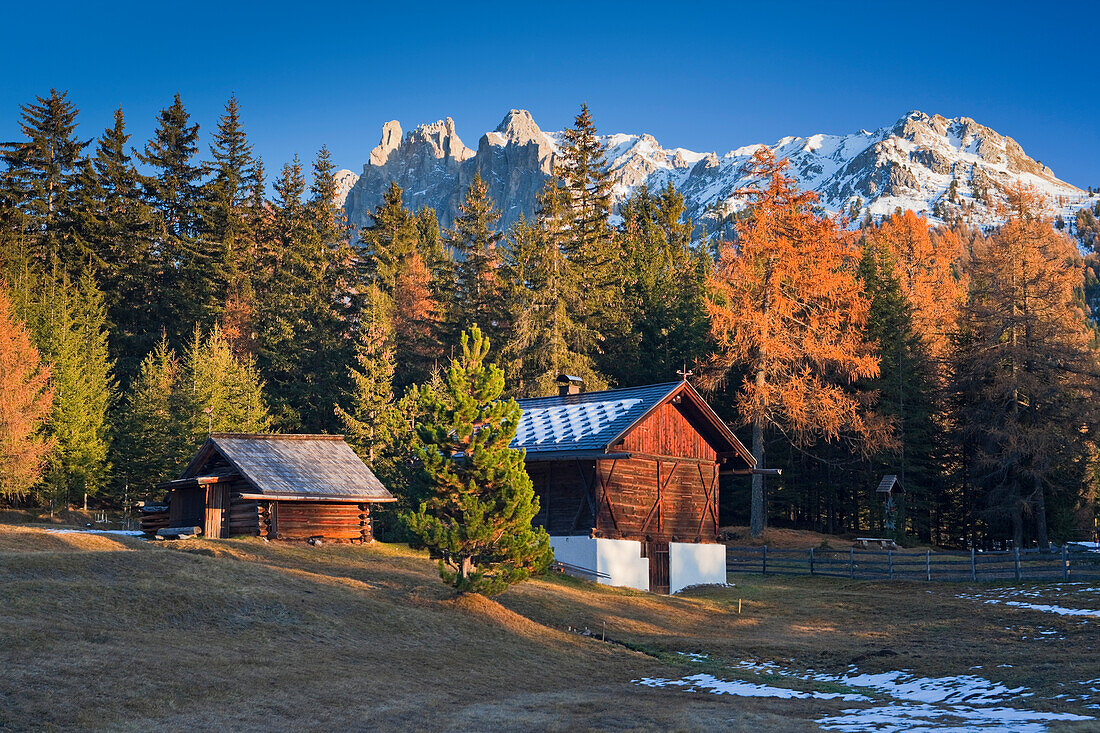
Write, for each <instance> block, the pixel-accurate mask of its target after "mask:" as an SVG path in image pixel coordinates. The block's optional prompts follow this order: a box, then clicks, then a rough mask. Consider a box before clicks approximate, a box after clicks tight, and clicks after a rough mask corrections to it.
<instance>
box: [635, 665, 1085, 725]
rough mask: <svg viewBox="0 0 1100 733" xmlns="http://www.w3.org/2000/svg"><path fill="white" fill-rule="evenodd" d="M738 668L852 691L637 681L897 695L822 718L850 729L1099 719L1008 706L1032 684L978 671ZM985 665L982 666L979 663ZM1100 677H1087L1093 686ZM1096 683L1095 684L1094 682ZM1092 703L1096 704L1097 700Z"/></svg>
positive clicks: (757, 691)
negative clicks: (1013, 683) (925, 673)
mask: <svg viewBox="0 0 1100 733" xmlns="http://www.w3.org/2000/svg"><path fill="white" fill-rule="evenodd" d="M680 654H681V655H682V656H684V657H687V658H688V659H689V660H690V661H692V662H696V663H702V662H706V661H709V659H710V658H709V656H708V655H706V654H700V653H697V652H680ZM732 668H733V669H735V670H741V671H744V672H753V673H758V674H759V673H765V674H771V675H776V676H780V677H790V678H792V679H798V680H802V681H806V682H827V683H834V684H839V685H843V686H845V687H848V688H850V689H852V690H853V691H852V692H818V691H811V690H795V689H790V688H784V687H778V686H775V685H766V684H761V683H757V682H748V681H745V680H736V679H734V680H724V679H720V678H717V677H715V676H713V675H710V674H695V675H689V676H686V677H682V678H680V679H663V678H654V677H647V678H643V679H640V680H634V682H635V683H636V684H640V685H645V686H647V687H672V688H680V689H682V690H683V691H684V692H695V693H710V694H715V695H733V696H737V697H771V698H778V699H785V700H794V699H817V700H842V701H845V702H876V701H879V700H881V698H882V697H886V698H889V699H890V700H892V702H886V703H884V704H883V703H881V702H880V703H879V704H875V705H872V706H871V707H866V708H850V709H845V710H842V711H841V712H840V713H839V714H836V715H827V716H825V717H822V718H819V719H817V720H816V721H815V722H816V723H817V724H818V725H820V726H821V727H822V729H824V730H835V731H842V732H843V733H925V732H926V733H967V732H969V731H994V730H1000V731H1005V730H1010V731H1014V732H1015V733H1043V732H1044V731H1046V730H1047V723H1050V722H1055V721H1081V720H1093V719H1094V718H1092V717H1089V716H1087V715H1077V714H1075V713H1057V712H1039V711H1034V710H1024V709H1019V708H1012V707H1006V706H1005V703H1007V702H1009V701H1011V700H1018V699H1020V698H1023V697H1029V696H1031V695H1032V694H1034V693H1031V692H1029V691H1028V690H1027V688H1025V687H1008V686H1007V685H1005V684H1002V683H1000V682H994V681H992V680H987V679H985V678H983V677H978V676H976V675H957V676H948V677H918V676H915V675H913V674H910V673H909V672H905V671H896V672H882V673H877V674H870V673H865V672H860V671H859V670H858V669H857V668H856V667H854V666H853V667H851V668H849V669H848V670H847V671H845V672H843V673H841V674H831V673H823V672H816V671H814V670H812V669H809V670H806V671H804V672H798V671H793V670H788V669H784V668H783V667H781V666H780V665H778V664H776V663H775V662H768V661H762V662H755V661H752V662H749V661H746V662H741V663H739V664H736V665H734V666H733V667H732ZM975 669H977V668H975ZM1097 682H1100V680H1089V681H1087V682H1081V683H1079V684H1080V685H1082V686H1089V685H1093V684H1094V683H1097ZM1090 689H1094V688H1090ZM1088 707H1092V706H1091V705H1090V706H1088Z"/></svg>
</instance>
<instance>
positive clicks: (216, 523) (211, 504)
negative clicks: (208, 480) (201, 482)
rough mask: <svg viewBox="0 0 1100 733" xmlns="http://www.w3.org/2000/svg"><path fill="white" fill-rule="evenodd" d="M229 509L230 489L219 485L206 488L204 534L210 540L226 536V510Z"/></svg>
mask: <svg viewBox="0 0 1100 733" xmlns="http://www.w3.org/2000/svg"><path fill="white" fill-rule="evenodd" d="M228 508H229V487H228V486H219V485H218V484H207V486H206V511H205V512H204V518H203V525H202V534H203V536H204V537H208V538H210V539H220V538H223V537H225V536H226V533H225V531H224V529H225V510H227V509H228Z"/></svg>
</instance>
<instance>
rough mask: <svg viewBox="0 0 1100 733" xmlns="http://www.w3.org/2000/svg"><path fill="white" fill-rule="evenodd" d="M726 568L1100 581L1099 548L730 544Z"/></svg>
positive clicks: (873, 576)
mask: <svg viewBox="0 0 1100 733" xmlns="http://www.w3.org/2000/svg"><path fill="white" fill-rule="evenodd" d="M726 570H727V572H730V573H762V574H764V575H822V576H826V577H833V578H850V579H853V580H943V581H979V580H983V581H991V580H1008V581H1018V580H1045V581H1063V582H1066V581H1075V580H1100V552H1091V551H1088V550H1079V549H1070V548H1068V547H1066V546H1063V547H1061V548H1055V549H1053V550H1018V549H1017V550H1009V551H1007V552H975V551H973V550H971V551H970V552H931V551H925V552H902V551H894V550H886V551H868V550H856V549H848V550H822V549H809V550H780V549H775V548H770V547H768V546H766V545H765V546H763V547H728V548H727V549H726Z"/></svg>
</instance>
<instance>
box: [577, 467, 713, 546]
mask: <svg viewBox="0 0 1100 733" xmlns="http://www.w3.org/2000/svg"><path fill="white" fill-rule="evenodd" d="M597 466H598V473H599V486H598V490H597V495H598V497H599V506H598V510H599V513H598V516H597V520H596V531H597V533H598V534H599V536H601V537H611V538H622V539H636V540H643V541H647V540H648V541H663V542H717V540H718V488H717V482H716V481H715V478H716V474H717V470H718V466H717V464H715V463H706V462H703V461H699V460H690V459H682V460H679V461H677V460H676V459H675V458H639V457H632V458H621V459H618V460H608V461H599V462H598V464H597Z"/></svg>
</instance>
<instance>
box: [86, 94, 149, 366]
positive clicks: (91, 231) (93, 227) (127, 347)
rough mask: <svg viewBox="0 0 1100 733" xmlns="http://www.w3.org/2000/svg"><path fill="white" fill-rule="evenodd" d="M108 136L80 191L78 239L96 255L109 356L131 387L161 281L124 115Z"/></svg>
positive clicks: (146, 343)
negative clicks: (129, 148)
mask: <svg viewBox="0 0 1100 733" xmlns="http://www.w3.org/2000/svg"><path fill="white" fill-rule="evenodd" d="M114 119H115V121H114V125H113V126H111V127H108V128H107V129H106V130H104V132H103V135H102V136H100V138H99V141H98V143H97V145H96V152H95V157H94V158H92V160H91V161H90V171H89V173H88V175H87V176H86V177H85V179H86V184H85V185H84V186H83V187H82V188H81V195H82V197H83V203H82V205H81V206H80V209H81V210H82V211H83V212H84V214H85V217H84V219H83V223H82V226H81V227H80V236H81V237H82V238H83V239H84V240H85V241H86V242H87V243H88V246H89V248H90V249H91V250H93V251H94V252H95V253H96V254H97V261H98V262H99V263H100V267H99V273H98V274H99V281H100V282H101V284H102V290H103V294H104V296H105V298H106V303H107V322H108V327H109V334H110V339H109V340H110V346H111V353H112V355H113V356H114V358H115V360H116V364H117V373H118V375H119V377H120V379H121V380H122V381H123V382H127V381H129V379H130V378H132V377H133V376H134V375H135V374H136V372H137V369H138V366H139V364H140V362H141V359H142V357H143V356H144V355H145V353H147V352H148V351H149V349H150V347H151V345H152V343H153V340H154V338H155V337H154V336H153V333H154V331H153V326H152V323H153V321H154V319H155V317H156V311H155V308H156V303H157V302H158V301H159V300H160V298H161V297H162V294H161V293H158V292H157V291H156V289H155V288H156V284H157V282H158V281H159V273H158V270H157V263H156V256H155V254H154V252H153V234H154V231H155V226H156V216H155V212H154V211H153V210H152V208H150V206H149V205H148V204H147V203H145V201H144V197H143V192H142V189H141V176H140V174H139V173H138V172H137V170H136V169H135V167H134V164H133V161H132V159H131V158H130V155H129V153H128V152H127V144H128V142H129V140H130V135H129V134H128V133H127V132H126V121H125V117H124V116H123V114H122V110H121V109H118V110H116V111H115V118H114Z"/></svg>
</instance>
